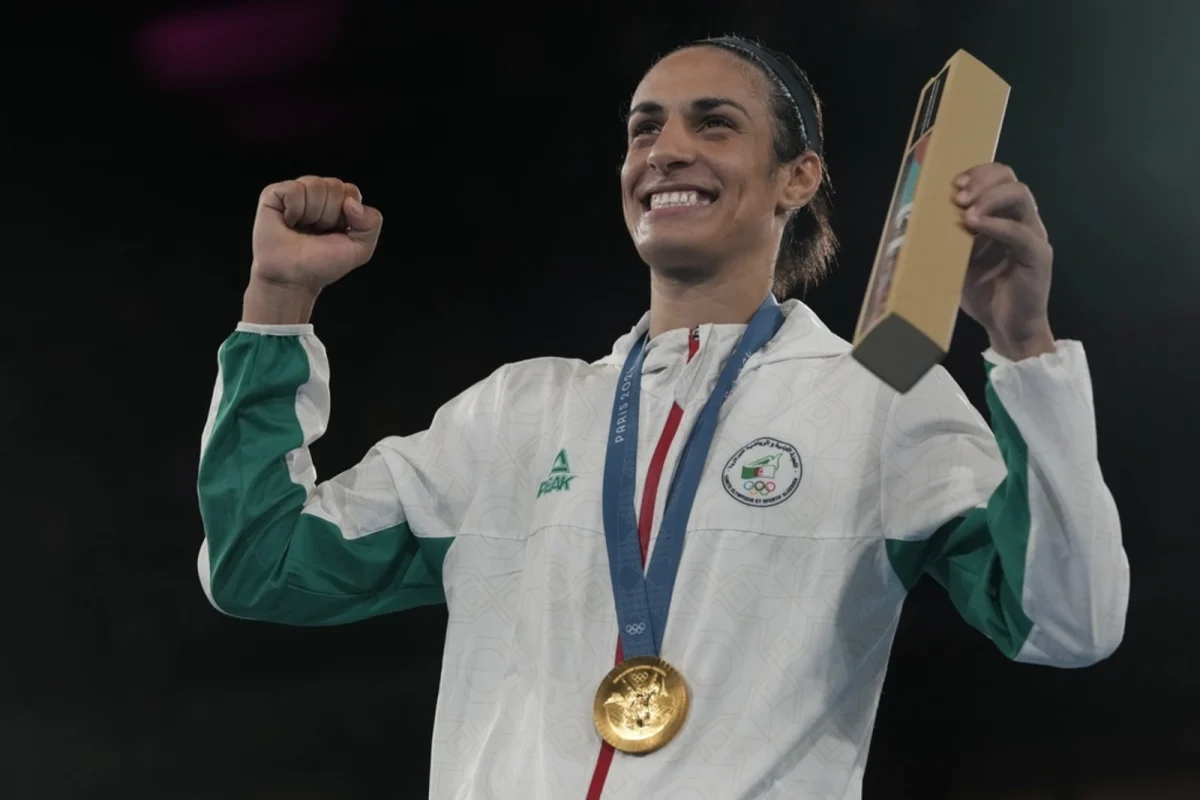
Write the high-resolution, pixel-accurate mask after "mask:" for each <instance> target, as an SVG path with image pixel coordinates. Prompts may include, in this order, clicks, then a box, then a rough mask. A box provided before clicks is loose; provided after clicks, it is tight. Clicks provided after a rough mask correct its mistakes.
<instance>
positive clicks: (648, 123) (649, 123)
mask: <svg viewBox="0 0 1200 800" xmlns="http://www.w3.org/2000/svg"><path fill="white" fill-rule="evenodd" d="M657 132H658V123H657V122H654V121H653V120H648V119H644V120H642V121H641V122H636V123H634V124H633V125H631V126H630V128H629V138H630V139H636V138H638V137H639V136H645V135H647V134H652V133H657Z"/></svg>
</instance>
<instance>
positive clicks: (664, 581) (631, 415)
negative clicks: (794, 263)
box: [603, 295, 784, 659]
mask: <svg viewBox="0 0 1200 800" xmlns="http://www.w3.org/2000/svg"><path fill="white" fill-rule="evenodd" d="M783 320H784V317H783V311H782V310H781V309H780V308H779V304H778V303H777V302H775V298H774V297H772V296H769V295H768V297H767V299H766V300H764V301H763V304H762V305H761V306H759V308H758V311H756V312H755V313H754V316H753V317H752V318H751V319H750V324H749V325H747V326H746V330H745V332H743V333H742V338H741V339H740V340H739V341H738V344H737V347H735V348H734V350H733V353H732V354H730V356H729V361H727V362H726V364H725V367H724V369H722V370H721V374H720V376H719V377H718V378H717V385H716V386H715V387H714V388H713V392H712V394H711V395H709V398H708V401H707V402H706V403H705V404H704V409H703V410H702V411H701V412H700V417H699V419H697V420H696V424H695V426H694V427H693V428H692V433H691V435H690V436H689V437H688V440H687V442H686V443H685V444H684V446H683V452H682V454H681V455H680V458H679V465H678V466H677V467H676V469H675V475H674V477H673V479H672V481H671V488H670V491H669V493H668V494H667V505H666V509H665V511H664V512H663V520H662V526H661V527H660V528H659V531H658V539H657V541H656V542H655V544H654V552H653V554H652V555H651V557H650V564H649V567H648V568H647V569H645V570H644V571H643V568H642V551H641V545H640V543H639V541H638V519H637V511H636V509H635V508H634V496H635V492H636V488H637V440H638V406H639V401H640V399H641V386H642V357H643V355H644V354H645V351H646V335H644V334H643V335H642V337H641V338H640V339H639V340H638V341H637V342H636V343H635V344H634V346H633V348H632V349H631V350H630V351H629V355H628V357H626V359H625V365H624V366H623V367H622V368H621V375H620V378H619V379H618V381H617V391H616V394H615V395H614V398H613V411H612V422H611V424H610V426H609V435H608V450H607V453H606V454H605V460H604V494H603V513H604V538H605V543H606V544H607V546H608V568H609V572H610V574H611V576H612V586H613V596H614V598H615V600H616V606H617V624H618V626H619V628H620V633H621V647H622V649H623V651H624V655H625V658H626V659H630V658H634V657H636V656H657V655H659V654H660V652H661V651H662V638H663V632H664V631H665V630H666V627H667V614H668V612H669V611H670V609H671V594H672V592H673V591H674V590H675V576H676V574H677V573H678V571H679V560H680V556H681V555H682V554H683V539H684V532H685V531H686V529H687V522H688V516H689V515H690V514H691V512H692V504H693V503H694V502H695V499H696V490H697V488H699V486H700V478H701V476H702V475H703V474H704V464H705V462H706V461H707V460H708V451H709V449H710V448H711V447H712V441H713V437H714V435H715V434H716V431H717V421H718V419H719V418H720V415H721V405H722V404H723V403H724V402H725V398H726V397H728V396H729V393H730V392H731V391H732V390H733V384H734V381H736V380H737V376H738V374H739V373H740V372H741V371H742V367H743V366H745V364H746V361H747V360H749V358H750V356H752V355H754V353H756V352H758V350H759V349H760V348H762V346H763V345H765V344H766V343H767V342H769V341H770V340H771V339H772V338H774V336H775V334H776V333H778V332H779V328H780V327H781V326H782V325H783Z"/></svg>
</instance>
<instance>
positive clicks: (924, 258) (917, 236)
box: [852, 50, 1009, 392]
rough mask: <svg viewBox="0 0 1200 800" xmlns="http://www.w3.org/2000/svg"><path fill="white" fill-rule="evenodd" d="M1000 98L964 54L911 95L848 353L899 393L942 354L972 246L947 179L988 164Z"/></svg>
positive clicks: (1004, 96) (998, 88)
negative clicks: (915, 99)
mask: <svg viewBox="0 0 1200 800" xmlns="http://www.w3.org/2000/svg"><path fill="white" fill-rule="evenodd" d="M1008 94H1009V86H1008V84H1007V83H1005V82H1004V81H1003V80H1002V79H1001V78H1000V76H999V75H997V74H996V73H994V72H992V71H991V70H990V69H988V68H987V67H986V66H985V65H984V64H983V63H982V62H981V61H979V60H978V59H976V58H975V57H974V56H972V55H971V54H969V53H967V52H966V51H965V50H959V51H958V52H957V53H955V54H954V55H953V56H952V57H951V58H950V60H949V61H947V62H946V66H945V67H944V68H943V69H942V71H941V72H939V73H938V74H937V76H936V77H934V78H933V79H932V80H930V81H929V82H928V83H927V84H925V88H924V89H923V90H922V92H921V99H920V102H919V103H918V104H917V113H916V115H915V116H914V117H913V123H912V129H911V130H910V132H909V136H908V145H907V147H906V148H905V154H904V159H903V161H902V162H901V165H900V175H899V177H898V178H897V180H896V188H895V191H894V193H893V195H892V204H891V207H890V208H889V209H888V217H887V221H886V222H885V223H884V227H883V237H882V238H881V239H880V242H879V250H878V251H877V253H876V255H875V267H874V269H873V270H872V271H871V281H870V283H869V284H868V287H867V294H866V297H864V298H863V305H862V312H861V313H860V315H859V319H858V327H857V329H856V330H855V333H854V348H853V350H852V353H853V355H854V358H855V359H856V360H857V361H858V362H859V363H861V364H862V365H863V366H864V367H866V368H867V369H868V370H870V371H871V372H872V373H874V374H875V375H876V376H877V377H878V378H879V379H880V380H882V381H883V382H884V383H886V384H888V385H889V386H891V387H892V388H894V389H895V390H897V391H899V392H907V391H908V390H909V389H911V388H912V387H913V385H914V384H916V383H917V381H919V380H920V379H921V377H922V376H924V375H925V373H927V372H928V371H929V370H930V369H932V368H933V367H934V366H935V365H936V364H937V363H938V362H940V361H941V360H942V358H943V357H945V355H946V352H947V351H948V350H949V349H950V339H951V337H952V336H953V334H954V322H955V320H956V319H957V317H958V307H959V298H960V297H961V295H962V289H963V281H964V279H965V277H966V271H967V262H968V260H969V259H970V254H971V245H972V240H973V237H972V236H971V234H970V233H969V232H968V231H967V230H966V228H965V227H963V223H962V209H960V208H959V207H958V206H957V205H955V203H954V194H955V192H956V191H957V189H956V188H955V186H954V179H955V177H957V176H958V175H959V173H961V172H964V171H966V170H968V169H970V168H971V167H974V166H977V165H979V164H984V163H987V162H990V161H992V160H993V159H994V158H995V155H996V142H997V140H998V139H999V138H1000V128H1001V125H1002V124H1003V122H1004V111H1005V108H1006V107H1007V105H1008Z"/></svg>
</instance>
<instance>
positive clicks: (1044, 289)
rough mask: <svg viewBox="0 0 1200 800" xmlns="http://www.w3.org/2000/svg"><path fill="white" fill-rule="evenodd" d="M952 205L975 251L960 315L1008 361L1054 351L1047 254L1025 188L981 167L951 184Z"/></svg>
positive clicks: (998, 169) (1000, 169)
mask: <svg viewBox="0 0 1200 800" xmlns="http://www.w3.org/2000/svg"><path fill="white" fill-rule="evenodd" d="M953 191H954V193H955V195H954V202H955V203H956V204H957V205H958V206H959V207H960V208H962V209H963V224H964V225H965V226H966V228H967V230H968V231H970V232H971V233H973V234H975V246H974V247H973V248H972V250H971V261H970V264H969V266H968V268H967V276H966V282H965V284H964V286H963V293H962V301H961V306H962V310H963V311H965V312H966V313H967V315H968V316H970V317H971V318H972V319H974V320H975V321H977V322H978V323H979V324H980V325H982V326H983V327H984V329H985V330H987V332H988V336H989V338H990V339H991V344H992V348H993V349H994V350H995V351H996V352H997V353H999V354H1000V355H1002V356H1004V357H1005V358H1008V359H1011V360H1013V361H1017V360H1020V359H1022V358H1030V357H1033V356H1037V355H1041V354H1042V353H1048V352H1052V351H1053V350H1054V349H1055V345H1054V335H1053V333H1051V330H1050V320H1049V315H1048V311H1047V306H1048V304H1049V301H1050V274H1051V271H1052V265H1053V262H1054V250H1053V248H1051V247H1050V239H1049V236H1048V234H1047V232H1046V226H1045V225H1043V224H1042V218H1041V217H1040V216H1039V215H1038V209H1037V202H1036V201H1035V200H1034V199H1033V193H1032V192H1030V191H1029V187H1028V186H1026V185H1025V184H1023V183H1021V182H1020V181H1018V180H1017V176H1016V174H1014V173H1013V171H1012V169H1011V168H1009V167H1007V166H1005V165H1004V164H997V163H991V164H981V165H979V166H977V167H973V168H971V169H969V170H967V171H966V172H964V173H963V174H962V175H959V176H958V178H957V179H956V180H955V184H954V188H953Z"/></svg>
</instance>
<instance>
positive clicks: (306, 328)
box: [237, 322, 313, 336]
mask: <svg viewBox="0 0 1200 800" xmlns="http://www.w3.org/2000/svg"><path fill="white" fill-rule="evenodd" d="M237 331H238V333H257V334H259V335H260V336H312V335H313V326H312V324H311V323H310V324H306V325H259V324H256V323H253V322H239V323H238V326H237Z"/></svg>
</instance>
